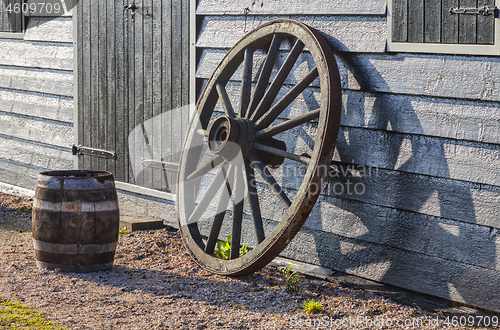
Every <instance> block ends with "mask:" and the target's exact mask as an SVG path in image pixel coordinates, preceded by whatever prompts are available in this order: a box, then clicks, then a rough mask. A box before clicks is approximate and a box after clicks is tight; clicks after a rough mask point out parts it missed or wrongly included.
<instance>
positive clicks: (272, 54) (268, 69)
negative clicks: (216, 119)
mask: <svg viewBox="0 0 500 330" xmlns="http://www.w3.org/2000/svg"><path fill="white" fill-rule="evenodd" d="M282 40H283V37H282V36H281V35H279V34H275V35H274V37H273V41H272V42H271V47H269V52H268V53H267V56H266V61H265V62H264V66H263V67H262V71H261V73H260V76H259V80H258V81H257V86H256V87H255V91H254V93H253V97H252V100H251V101H250V106H249V108H248V111H247V113H246V115H247V116H246V117H245V118H250V117H251V116H252V113H253V112H254V110H255V108H257V105H258V104H259V102H260V100H261V99H262V97H263V96H264V92H265V91H266V88H267V84H268V83H269V78H270V77H271V73H272V71H273V66H274V63H275V62H276V57H277V56H278V51H279V49H280V45H281V41H282Z"/></svg>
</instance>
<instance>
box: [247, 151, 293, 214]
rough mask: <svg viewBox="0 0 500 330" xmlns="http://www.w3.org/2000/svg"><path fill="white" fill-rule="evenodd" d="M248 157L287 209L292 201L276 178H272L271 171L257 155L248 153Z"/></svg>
mask: <svg viewBox="0 0 500 330" xmlns="http://www.w3.org/2000/svg"><path fill="white" fill-rule="evenodd" d="M248 159H250V161H251V166H252V167H253V168H254V169H256V170H257V171H258V172H259V173H260V175H261V176H262V178H263V179H264V181H266V183H267V185H268V186H269V187H270V188H271V190H272V192H273V193H274V194H275V195H276V197H278V199H279V200H280V202H281V203H282V204H283V205H284V206H285V208H287V209H288V208H289V207H290V205H292V202H290V199H289V198H288V196H287V195H286V194H285V192H284V191H283V189H282V188H281V187H280V185H279V184H278V182H276V179H274V177H273V175H272V174H271V172H269V170H268V169H267V167H266V165H264V163H263V162H262V160H260V158H259V156H257V155H255V154H253V153H250V154H249V155H248Z"/></svg>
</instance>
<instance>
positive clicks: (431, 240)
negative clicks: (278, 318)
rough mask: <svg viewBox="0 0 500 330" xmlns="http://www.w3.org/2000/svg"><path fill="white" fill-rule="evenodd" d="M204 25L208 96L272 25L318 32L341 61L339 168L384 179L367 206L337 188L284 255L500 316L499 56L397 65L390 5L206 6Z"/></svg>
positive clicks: (410, 57)
mask: <svg viewBox="0 0 500 330" xmlns="http://www.w3.org/2000/svg"><path fill="white" fill-rule="evenodd" d="M246 7H248V8H249V9H250V11H249V12H248V14H247V15H246V16H245V15H244V13H245V11H246V10H245V8H246ZM197 16H198V22H200V26H199V36H198V39H197V48H198V53H199V64H198V67H197V76H196V77H197V79H198V82H199V85H201V86H202V85H203V83H205V82H206V81H207V80H208V79H209V78H210V75H211V74H212V72H213V70H214V69H215V67H216V65H217V64H218V63H219V62H220V60H221V59H222V58H223V56H224V55H225V53H226V52H227V50H228V49H229V48H230V47H232V46H233V45H234V44H235V43H236V42H237V41H238V40H239V38H241V37H242V36H243V35H244V34H245V31H246V32H248V31H250V30H251V29H253V28H255V27H257V26H259V25H260V24H262V23H264V22H267V21H269V20H272V19H277V18H292V19H296V20H300V21H302V22H305V23H307V24H309V25H311V26H313V27H316V28H317V29H319V30H320V31H322V32H323V33H324V35H325V36H326V38H327V39H328V40H329V41H330V43H331V44H332V47H333V49H334V51H335V54H336V58H337V61H338V64H339V69H340V73H341V80H342V89H343V101H344V104H343V118H342V122H341V132H340V134H339V137H338V145H337V150H336V153H335V159H336V160H342V161H345V162H349V163H354V164H359V165H364V166H371V167H373V169H374V172H373V173H374V174H373V175H370V176H369V175H365V176H362V177H358V178H351V180H355V181H354V182H353V183H358V182H360V183H362V184H363V185H364V187H365V188H366V189H365V192H364V193H363V194H347V193H344V194H337V193H333V192H332V190H331V189H327V190H325V191H326V193H325V194H323V196H322V197H321V198H320V201H319V202H318V204H317V206H316V207H315V209H314V211H313V213H312V214H311V216H310V218H309V219H308V220H307V222H306V224H305V226H304V228H303V230H302V231H301V232H300V233H299V235H298V236H297V238H296V239H294V241H293V242H292V243H291V245H290V246H289V247H288V248H287V249H286V250H285V251H284V252H283V255H284V256H286V257H290V258H292V259H297V260H301V261H307V262H310V263H313V264H317V265H321V266H324V267H328V268H332V269H336V270H339V271H344V272H347V273H350V274H354V275H358V276H361V277H365V278H369V279H373V280H377V281H380V282H384V283H388V284H393V285H396V286H399V287H403V288H407V289H411V290H415V291H419V292H423V293H427V294H431V295H436V296H439V297H443V298H447V299H451V300H454V301H459V302H463V303H466V304H470V305H474V306H477V307H482V308H487V309H491V310H495V311H497V312H498V311H500V307H499V306H500V289H499V287H498V285H497V284H498V283H499V282H500V263H499V261H500V172H499V170H498V167H499V165H500V134H499V133H500V119H499V118H500V107H499V101H500V84H499V79H500V78H499V77H500V74H499V73H500V59H499V58H497V57H486V56H474V57H473V56H466V55H462V56H455V55H423V54H404V53H387V52H386V51H385V45H386V44H385V43H386V38H387V21H386V1H385V0H363V1H361V0H360V1H351V0H350V1H347V0H321V1H307V2H304V1H296V0H287V1H279V2H276V1H272V0H259V1H250V0H248V1H238V2H236V1H228V0H224V1H221V0H200V1H199V4H198V8H197ZM303 56H308V55H307V54H306V53H305V54H303ZM230 89H231V86H228V90H230ZM235 92H237V91H235ZM233 97H236V95H233ZM298 106H300V105H298ZM339 180H340V181H341V182H344V183H346V181H345V180H347V179H346V178H340V179H338V178H332V179H330V180H329V182H328V183H329V184H330V186H333V185H334V184H335V183H336V182H339ZM342 180H344V181H342Z"/></svg>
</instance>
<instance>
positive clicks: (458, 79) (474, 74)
mask: <svg viewBox="0 0 500 330" xmlns="http://www.w3.org/2000/svg"><path fill="white" fill-rule="evenodd" d="M225 53H226V51H225V50H220V49H204V50H203V51H202V53H201V56H200V64H199V66H198V69H197V73H196V76H197V78H205V79H208V78H210V75H211V74H212V72H213V70H214V69H215V67H216V66H217V64H218V63H219V62H220V60H222V58H223V57H224V55H225ZM302 56H303V58H300V59H299V61H306V60H307V57H308V56H309V55H308V54H307V53H304V54H303V55H302ZM446 59H447V60H446V61H444V60H443V58H442V57H441V56H439V55H417V54H397V55H390V56H388V55H381V54H338V56H337V60H338V64H339V70H340V75H341V79H342V88H345V89H351V90H363V91H377V92H387V93H394V94H409V95H422V96H437V97H446V98H456V99H475V100H480V101H500V75H499V71H500V66H499V65H498V63H500V59H499V58H497V57H465V56H447V57H446ZM402 72H411V74H406V75H405V79H401V73H402ZM240 74H241V72H240V70H238V71H236V73H235V76H240ZM287 83H290V80H288V81H287ZM314 85H315V84H314V83H313V86H314ZM316 86H317V84H316Z"/></svg>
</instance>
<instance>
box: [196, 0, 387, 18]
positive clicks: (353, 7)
mask: <svg viewBox="0 0 500 330" xmlns="http://www.w3.org/2000/svg"><path fill="white" fill-rule="evenodd" d="M245 8H249V9H250V12H249V14H251V15H276V13H280V14H283V15H301V14H306V15H307V14H309V15H310V14H323V15H335V14H345V15H385V13H386V1H385V0H351V1H343V0H311V1H308V2H304V1H301V0H288V1H287V2H285V3H283V2H276V1H273V0H261V1H252V0H243V1H231V0H201V1H199V3H198V6H197V9H196V14H197V15H215V14H217V15H242V14H244V13H245Z"/></svg>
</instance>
